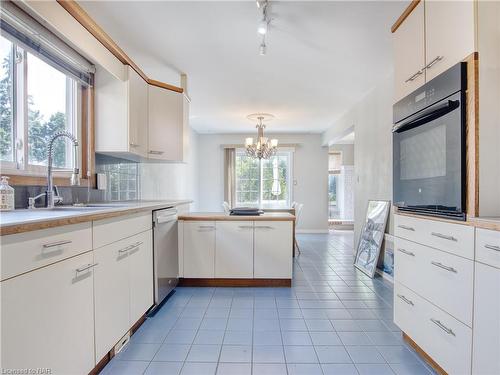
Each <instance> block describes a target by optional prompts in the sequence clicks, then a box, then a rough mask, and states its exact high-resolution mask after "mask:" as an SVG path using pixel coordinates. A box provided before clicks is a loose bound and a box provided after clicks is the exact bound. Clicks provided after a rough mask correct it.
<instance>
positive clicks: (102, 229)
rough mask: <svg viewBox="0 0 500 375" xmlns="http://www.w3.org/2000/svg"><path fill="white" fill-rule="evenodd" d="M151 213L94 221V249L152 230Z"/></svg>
mask: <svg viewBox="0 0 500 375" xmlns="http://www.w3.org/2000/svg"><path fill="white" fill-rule="evenodd" d="M152 224H153V218H152V216H151V212H147V213H143V212H141V213H138V214H134V215H124V216H119V217H114V218H111V219H104V220H99V221H94V227H93V239H94V249H97V248H99V247H101V246H104V245H107V244H110V243H113V242H116V241H119V240H121V239H123V238H126V237H130V236H133V235H134V234H137V233H141V232H144V231H147V230H148V229H151V228H152V226H153V225H152Z"/></svg>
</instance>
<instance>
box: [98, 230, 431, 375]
mask: <svg viewBox="0 0 500 375" xmlns="http://www.w3.org/2000/svg"><path fill="white" fill-rule="evenodd" d="M299 243H300V246H301V249H302V254H301V255H300V256H298V257H297V258H296V259H295V262H294V275H293V286H292V288H177V289H176V292H175V294H174V295H173V296H172V297H171V298H170V299H169V300H168V301H167V303H166V304H165V305H164V306H163V307H162V308H161V310H160V311H159V312H158V313H157V314H156V315H155V316H154V317H152V318H148V319H147V320H146V322H145V323H144V324H143V325H142V326H141V327H140V329H139V330H138V331H137V332H136V334H135V335H134V336H133V337H132V339H131V340H130V343H129V344H128V345H127V346H126V347H125V348H124V349H123V350H122V351H121V352H120V353H119V354H118V355H117V356H116V357H115V358H114V359H113V360H112V361H111V362H110V363H109V364H108V365H107V366H106V367H105V369H104V370H103V372H102V374H106V375H111V374H119V375H125V374H148V375H153V374H158V375H160V374H161V375H170V374H182V375H205V374H207V375H208V374H210V375H214V374H218V375H247V374H248V375H250V374H254V375H282V374H285V375H315V374H324V375H330V374H336V375H337V374H338V375H342V374H345V375H347V374H360V375H385V374H398V375H403V374H411V375H418V374H424V375H429V374H433V372H432V370H431V369H430V368H429V367H428V366H427V365H426V364H424V363H423V362H422V360H421V359H420V358H419V357H418V355H417V354H416V353H415V352H413V351H412V350H411V349H410V348H409V347H408V346H407V345H405V343H404V342H403V340H402V338H401V332H400V331H399V329H398V328H397V327H396V326H395V325H394V324H393V322H392V294H393V290H392V285H391V284H390V283H388V282H387V281H384V280H383V279H381V278H375V279H373V280H372V279H370V278H368V277H366V276H365V275H364V274H362V273H360V272H359V271H357V270H356V269H355V268H354V267H353V265H352V263H353V249H352V246H353V233H352V231H336V232H334V233H331V234H329V235H327V234H322V235H300V236H299Z"/></svg>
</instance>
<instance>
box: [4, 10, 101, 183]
mask: <svg viewBox="0 0 500 375" xmlns="http://www.w3.org/2000/svg"><path fill="white" fill-rule="evenodd" d="M0 6H1V18H2V19H1V22H0V30H1V35H0V59H1V61H0V113H1V115H0V121H1V122H0V166H1V168H2V174H16V175H29V176H36V175H38V176H43V175H44V174H45V172H46V170H47V168H46V167H47V159H48V158H47V146H48V144H49V141H50V139H51V138H52V137H53V136H54V135H55V134H56V133H58V132H61V131H66V132H68V133H70V134H72V135H73V136H74V137H75V138H76V139H78V140H79V144H80V146H84V145H86V144H87V142H86V138H87V137H88V136H87V135H89V134H91V133H90V131H91V129H89V128H88V125H89V121H88V120H87V119H90V116H89V113H90V112H89V110H90V108H91V106H90V105H91V102H90V100H91V97H92V96H91V93H92V92H91V87H92V84H93V72H94V71H95V67H94V66H93V65H92V64H91V63H90V62H89V61H87V60H86V59H85V58H84V57H82V56H81V55H80V54H79V53H77V52H76V51H75V50H74V49H72V48H71V47H70V46H69V45H67V44H66V43H65V42H64V41H62V40H61V39H60V38H59V37H57V36H56V35H55V34H54V33H52V32H51V31H50V30H48V29H47V28H45V27H44V26H43V25H42V23H40V22H39V21H37V20H36V19H35V18H33V17H32V16H30V15H28V14H26V13H25V12H24V11H23V10H22V9H20V8H18V7H17V6H16V4H15V3H14V2H10V1H2V2H1V4H0ZM90 148H91V146H87V147H85V149H83V147H80V150H79V153H78V154H79V155H74V150H73V147H72V144H71V142H69V141H68V139H66V138H59V139H57V140H56V142H55V143H54V148H53V156H54V157H53V166H54V168H55V169H56V171H57V172H56V173H59V174H60V177H63V176H64V172H65V171H69V170H72V169H73V168H75V167H76V166H77V165H76V164H77V163H76V160H82V163H83V166H84V167H85V170H84V171H83V173H86V172H87V173H89V172H90V169H92V166H91V165H90V161H91V160H92V158H91V151H90ZM78 164H79V163H78ZM78 166H79V167H81V166H82V165H78ZM61 172H62V174H61ZM19 181H33V179H31V180H30V179H24V180H23V179H19ZM37 181H38V179H37Z"/></svg>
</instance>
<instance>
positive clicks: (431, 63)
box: [424, 56, 444, 69]
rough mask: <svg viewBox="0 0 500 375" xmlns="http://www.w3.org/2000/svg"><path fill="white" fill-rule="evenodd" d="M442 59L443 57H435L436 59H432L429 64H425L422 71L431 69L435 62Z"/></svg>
mask: <svg viewBox="0 0 500 375" xmlns="http://www.w3.org/2000/svg"><path fill="white" fill-rule="evenodd" d="M442 59H444V56H436V57H435V58H434V60H432V61H431V62H430V63H429V64H427V65H426V66H425V68H424V69H429V68H432V66H433V65H434V64H436V63H437V62H439V61H441V60H442Z"/></svg>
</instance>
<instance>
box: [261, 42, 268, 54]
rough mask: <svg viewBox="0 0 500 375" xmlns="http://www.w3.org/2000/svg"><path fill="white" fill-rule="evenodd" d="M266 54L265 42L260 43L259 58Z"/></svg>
mask: <svg viewBox="0 0 500 375" xmlns="http://www.w3.org/2000/svg"><path fill="white" fill-rule="evenodd" d="M266 52H267V46H266V42H264V41H262V43H261V44H260V47H259V54H260V55H261V56H265V55H266Z"/></svg>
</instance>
